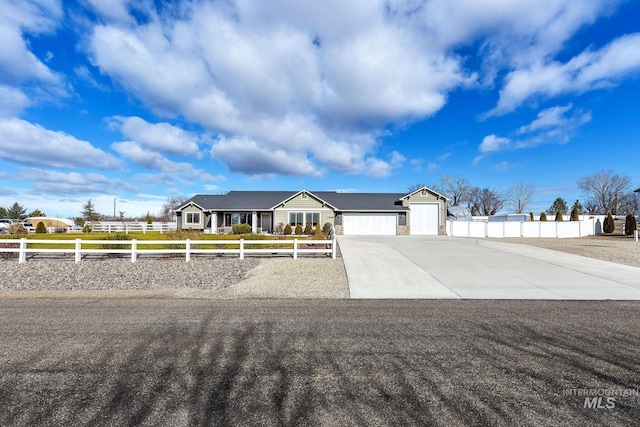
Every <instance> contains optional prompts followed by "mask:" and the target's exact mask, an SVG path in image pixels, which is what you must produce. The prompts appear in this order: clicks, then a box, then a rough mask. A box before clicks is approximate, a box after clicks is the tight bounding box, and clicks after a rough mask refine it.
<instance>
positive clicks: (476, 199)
mask: <svg viewBox="0 0 640 427" xmlns="http://www.w3.org/2000/svg"><path fill="white" fill-rule="evenodd" d="M469 202H470V205H471V207H472V209H471V212H472V214H473V213H477V214H479V215H485V216H489V215H495V214H496V213H497V212H498V211H499V210H500V209H502V207H503V206H504V200H503V198H502V196H501V195H500V193H499V192H498V191H496V190H489V189H488V188H483V189H480V188H479V187H474V188H472V189H471V191H470V192H469Z"/></svg>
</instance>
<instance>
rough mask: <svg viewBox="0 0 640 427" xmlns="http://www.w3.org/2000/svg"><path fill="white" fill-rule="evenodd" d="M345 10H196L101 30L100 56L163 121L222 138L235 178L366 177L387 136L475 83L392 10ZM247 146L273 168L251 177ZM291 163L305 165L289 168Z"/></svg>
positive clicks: (197, 6) (221, 154)
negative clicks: (391, 127)
mask: <svg viewBox="0 0 640 427" xmlns="http://www.w3.org/2000/svg"><path fill="white" fill-rule="evenodd" d="M339 6H340V10H341V13H340V14H336V13H335V10H336V7H338V5H337V3H336V2H327V3H326V4H325V3H323V4H321V5H313V6H311V5H304V7H302V6H294V5H292V4H291V3H290V2H273V3H270V4H269V5H268V7H266V6H265V5H264V4H262V2H238V3H230V4H229V3H200V2H185V3H183V5H182V9H181V10H182V13H181V14H179V15H180V16H181V19H179V20H178V19H176V18H175V17H174V16H163V18H162V19H159V18H158V19H156V18H155V17H154V16H153V15H149V19H150V21H149V22H148V23H147V24H145V25H140V26H137V27H133V26H125V25H115V24H114V25H110V24H105V25H98V26H96V27H95V29H94V32H93V34H92V37H91V43H90V46H91V56H92V58H93V62H94V64H95V65H96V66H97V67H99V68H100V70H101V71H102V72H104V73H105V74H108V75H109V76H111V77H112V78H113V79H114V80H116V81H118V82H119V83H120V84H121V85H122V86H124V87H126V88H127V89H128V90H130V91H131V93H133V94H134V95H135V96H137V97H138V98H140V99H141V100H142V101H143V102H145V103H146V104H147V105H148V106H150V107H151V108H152V109H153V111H154V112H156V113H157V114H160V115H165V116H167V117H173V116H175V115H182V116H184V117H186V118H187V119H188V120H191V121H194V122H197V123H199V124H202V125H203V126H205V127H206V128H207V129H208V130H209V131H210V132H212V133H215V134H218V135H220V136H221V138H222V139H223V140H225V141H226V142H225V143H221V144H218V148H217V149H215V150H214V152H215V153H216V158H218V159H220V160H221V161H224V162H226V163H227V164H228V165H229V167H230V168H231V169H232V170H242V171H243V172H245V173H250V174H251V173H257V174H264V173H281V171H285V172H286V173H292V174H301V173H302V174H307V173H309V174H312V175H313V174H316V173H318V171H319V170H322V169H324V168H325V167H326V168H330V169H333V170H336V171H340V172H347V173H360V172H366V171H367V170H370V169H371V161H370V160H367V159H368V158H369V157H370V156H371V154H373V153H374V151H375V149H376V138H377V132H378V131H379V129H381V128H382V127H383V126H385V125H386V124H388V123H390V122H406V121H412V120H418V119H421V118H424V117H427V116H430V115H432V114H434V113H435V112H436V111H438V110H439V109H440V108H441V107H442V106H443V105H444V104H445V102H446V94H447V93H448V91H450V90H452V89H454V88H456V87H459V86H461V85H467V84H468V83H470V82H472V81H473V80H474V79H475V76H474V75H472V74H468V73H466V72H465V71H464V70H463V69H462V67H461V66H460V62H459V59H458V58H457V57H455V56H452V55H449V54H448V53H447V52H444V51H434V50H432V49H429V47H428V46H429V45H428V43H425V42H424V41H423V40H422V39H421V37H416V35H417V34H415V33H412V32H411V31H412V29H410V28H404V27H402V26H400V25H397V23H394V22H389V19H388V16H387V15H386V12H385V7H384V5H383V3H382V2H379V3H371V4H365V5H363V4H360V5H357V7H356V6H355V5H354V6H345V5H344V4H343V3H340V5H339ZM118 10H122V9H121V8H120V9H118ZM268 17H271V18H273V20H272V19H271V18H268ZM363 18H367V19H366V20H364V21H363ZM355 23H358V24H355ZM320 29H322V31H320ZM149 69H153V70H154V72H153V73H149V72H148V70H149ZM131 139H134V140H136V139H135V138H131ZM244 140H250V141H253V142H254V143H255V144H256V145H257V147H258V150H259V151H260V153H261V154H260V155H261V156H262V157H265V156H266V157H267V158H269V159H270V161H268V162H267V163H264V164H262V165H260V166H259V167H258V170H256V171H251V170H249V169H247V168H246V165H249V164H251V165H254V164H256V162H250V161H249V162H245V161H242V160H240V159H238V158H237V156H236V155H235V154H234V153H232V152H229V151H227V150H224V149H223V148H224V145H225V144H228V143H229V141H244ZM138 142H140V141H138ZM321 147H322V148H321ZM263 152H266V153H263ZM271 152H273V153H283V152H290V153H292V154H289V155H286V156H283V155H282V154H280V155H278V156H274V155H273V154H272V153H271ZM252 155H253V154H252ZM290 156H293V157H294V158H296V159H297V161H298V163H299V164H298V165H296V166H291V165H289V164H280V162H279V161H278V158H280V159H282V161H284V162H286V161H287V159H288V158H289V157H290ZM300 161H301V163H300ZM241 164H242V165H241ZM239 165H240V166H239ZM375 169H379V167H376V168H375Z"/></svg>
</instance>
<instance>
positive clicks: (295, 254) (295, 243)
mask: <svg viewBox="0 0 640 427" xmlns="http://www.w3.org/2000/svg"><path fill="white" fill-rule="evenodd" d="M293 259H298V239H293Z"/></svg>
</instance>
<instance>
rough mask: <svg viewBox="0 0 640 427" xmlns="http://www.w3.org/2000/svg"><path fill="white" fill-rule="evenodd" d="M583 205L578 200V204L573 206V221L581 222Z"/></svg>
mask: <svg viewBox="0 0 640 427" xmlns="http://www.w3.org/2000/svg"><path fill="white" fill-rule="evenodd" d="M582 209H583V208H582V205H581V204H580V202H579V201H577V200H576V202H575V203H574V204H573V206H572V207H571V218H570V220H571V221H579V220H580V213H581V212H582Z"/></svg>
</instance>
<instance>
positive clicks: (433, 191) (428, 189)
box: [398, 187, 450, 200]
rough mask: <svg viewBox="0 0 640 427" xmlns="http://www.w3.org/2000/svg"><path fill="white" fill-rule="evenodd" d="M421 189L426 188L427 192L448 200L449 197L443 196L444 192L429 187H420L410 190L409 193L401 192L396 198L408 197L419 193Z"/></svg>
mask: <svg viewBox="0 0 640 427" xmlns="http://www.w3.org/2000/svg"><path fill="white" fill-rule="evenodd" d="M423 190H426V191H427V192H429V193H431V194H433V195H434V196H436V197H439V198H441V199H443V200H450V199H449V197H447V196H445V195H444V194H440V193H438V192H437V191H435V190H432V189H430V188H429V187H420V188H418V189H417V190H414V191H412V192H411V193H408V194H403V195H402V196H401V197H400V199H398V200H403V199H408V198H409V197H411V196H413V195H414V194H417V193H420V192H421V191H423Z"/></svg>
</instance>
